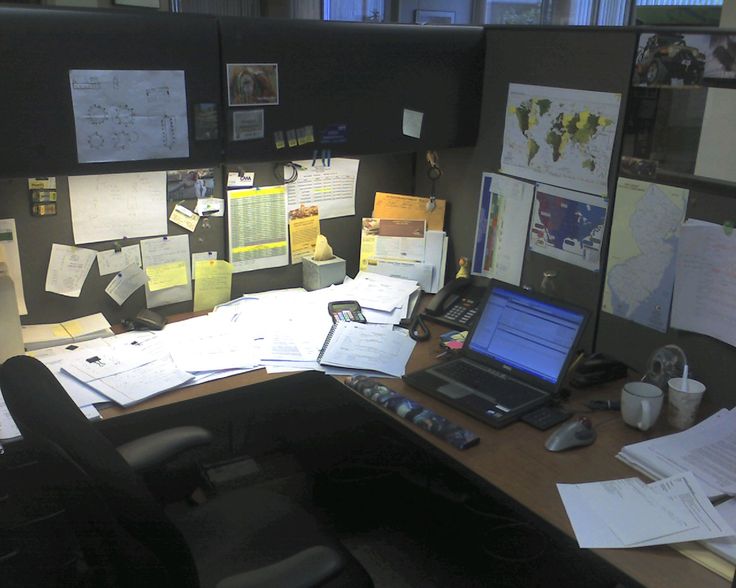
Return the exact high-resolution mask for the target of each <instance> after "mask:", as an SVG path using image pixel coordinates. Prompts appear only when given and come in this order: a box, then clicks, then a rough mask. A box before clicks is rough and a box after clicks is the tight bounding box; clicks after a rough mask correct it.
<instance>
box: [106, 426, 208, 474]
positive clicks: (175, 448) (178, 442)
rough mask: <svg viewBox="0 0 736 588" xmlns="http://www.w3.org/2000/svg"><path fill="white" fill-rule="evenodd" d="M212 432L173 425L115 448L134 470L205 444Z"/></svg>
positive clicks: (154, 465)
mask: <svg viewBox="0 0 736 588" xmlns="http://www.w3.org/2000/svg"><path fill="white" fill-rule="evenodd" d="M211 440H212V433H210V432H209V431H208V430H206V429H203V428H202V427H174V428H171V429H165V430H163V431H158V432H157V433H152V434H151V435H146V436H145V437H139V438H138V439H134V440H133V441H129V442H128V443H123V444H122V445H119V446H118V448H117V450H118V453H120V455H122V456H123V459H124V460H125V461H127V462H128V464H129V465H130V467H132V468H133V469H134V470H136V471H141V470H146V469H148V468H152V467H156V466H159V465H161V464H163V463H165V462H166V461H168V460H170V459H171V458H173V457H174V456H176V455H177V454H179V453H181V452H182V451H184V450H185V449H191V448H192V447H198V446H200V445H206V444H208V443H210V441H211Z"/></svg>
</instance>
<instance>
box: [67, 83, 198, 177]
mask: <svg viewBox="0 0 736 588" xmlns="http://www.w3.org/2000/svg"><path fill="white" fill-rule="evenodd" d="M69 82H70V85H71V91H72V104H73V107H74V124H75V128H76V137H77V156H78V159H79V162H80V163H93V162H102V161H135V160H141V159H161V158H171V157H188V156H189V129H188V124H187V105H186V88H185V82H184V72H183V71H145V70H141V71H127V70H70V71H69Z"/></svg>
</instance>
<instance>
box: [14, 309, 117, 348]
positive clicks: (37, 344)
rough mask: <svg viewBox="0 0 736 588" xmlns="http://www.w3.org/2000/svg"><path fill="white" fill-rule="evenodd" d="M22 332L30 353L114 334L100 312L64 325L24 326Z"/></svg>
mask: <svg viewBox="0 0 736 588" xmlns="http://www.w3.org/2000/svg"><path fill="white" fill-rule="evenodd" d="M21 330H22V332H23V345H24V346H25V348H26V350H28V351H31V350H34V349H41V348H43V347H51V346H53V345H68V344H69V343H79V342H81V341H88V340H89V339H98V338H100V337H108V336H110V335H112V334H113V333H112V329H111V328H110V323H108V322H107V319H106V318H105V317H104V315H103V314H102V313H100V312H98V313H95V314H90V315H88V316H83V317H80V318H78V319H73V320H69V321H64V322H63V323H49V324H41V325H23V326H22V327H21Z"/></svg>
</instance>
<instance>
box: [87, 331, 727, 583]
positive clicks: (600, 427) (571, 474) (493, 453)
mask: <svg viewBox="0 0 736 588" xmlns="http://www.w3.org/2000/svg"><path fill="white" fill-rule="evenodd" d="M431 328H432V331H433V335H435V336H434V337H433V338H432V339H431V340H430V341H429V342H426V343H420V344H417V346H416V349H415V351H414V353H413V355H412V358H411V360H410V362H409V365H408V366H407V372H410V371H414V370H417V369H421V368H422V367H425V366H427V365H430V364H431V363H433V362H436V361H437V359H436V358H435V355H436V353H437V351H438V347H437V343H436V335H437V334H438V333H440V332H441V331H440V329H441V327H437V326H432V327H431ZM279 377H282V376H281V375H279V374H271V375H269V374H266V372H265V370H262V369H261V370H257V371H254V372H247V373H245V374H240V375H237V376H232V377H229V378H224V379H220V380H215V381H212V382H207V383H204V384H200V385H197V386H191V387H188V388H183V389H180V390H175V391H172V392H169V393H166V394H163V395H160V396H157V397H155V398H153V399H151V400H149V401H146V402H143V403H140V404H138V405H136V406H133V407H130V408H127V409H121V408H119V407H110V408H106V409H104V410H102V411H101V412H102V416H103V418H109V417H113V416H116V415H120V414H129V413H131V412H136V411H140V410H147V409H149V408H153V407H156V406H163V405H167V404H171V403H175V402H181V401H185V400H188V399H192V398H198V397H201V396H206V395H209V394H216V393H218V392H222V391H226V390H232V389H235V388H240V387H244V386H249V385H252V384H257V383H260V382H264V381H267V380H272V379H275V378H279ZM384 383H385V384H386V385H387V386H389V387H391V388H393V389H394V390H396V391H397V392H399V393H401V394H403V395H405V396H407V397H409V398H411V399H413V400H416V401H417V402H419V403H420V404H423V405H424V406H426V407H428V408H431V409H432V410H434V411H436V412H437V413H440V414H442V415H444V416H446V417H447V418H449V419H450V420H452V421H453V422H455V423H457V424H459V425H461V426H463V427H465V428H467V429H470V430H472V431H474V432H475V433H477V434H478V436H479V437H480V443H479V444H478V445H477V446H475V447H473V448H471V449H468V450H465V451H460V450H457V449H455V448H453V447H452V446H450V445H449V444H447V443H445V442H443V441H442V440H440V439H437V438H436V437H434V436H432V435H430V434H429V433H427V432H425V431H423V430H422V429H420V428H418V427H416V426H414V425H413V424H411V423H409V422H407V421H405V420H403V419H400V418H399V417H397V416H396V415H394V414H392V413H389V412H385V414H386V415H387V417H388V418H392V419H394V420H395V421H397V422H399V423H401V425H402V426H404V427H406V428H408V429H410V430H411V431H412V432H413V433H415V434H416V435H419V436H420V437H422V438H423V439H424V440H426V441H427V442H428V443H429V444H431V445H432V446H434V447H435V448H436V449H437V450H439V452H441V453H442V454H443V455H444V456H446V457H447V458H449V459H450V460H451V462H455V463H456V464H457V465H459V466H460V468H459V469H461V470H464V471H465V472H469V473H471V474H472V476H471V477H477V478H480V479H481V480H482V482H483V483H487V484H488V485H489V486H490V487H493V488H495V489H497V490H498V491H500V492H502V493H503V494H505V495H507V496H508V497H510V498H511V499H512V500H513V501H515V502H516V503H518V504H519V505H521V506H522V507H524V508H526V509H528V510H529V511H531V512H533V513H535V514H536V515H537V516H539V517H540V518H542V519H543V520H544V521H546V522H547V523H549V524H551V525H553V526H554V527H556V528H557V529H559V530H561V531H562V532H563V533H565V534H566V535H568V536H569V537H572V538H574V533H573V530H572V527H571V526H570V522H569V520H568V518H567V514H566V513H565V509H564V507H563V505H562V501H561V499H560V496H559V493H558V492H557V488H556V484H557V483H558V482H561V483H581V482H594V481H602V480H610V479H616V478H626V477H632V476H636V475H638V474H637V473H636V472H635V471H634V470H633V469H631V468H630V467H628V466H626V465H625V464H623V463H622V462H620V461H619V460H617V459H616V458H615V455H616V453H617V452H618V451H619V450H620V449H621V447H622V446H623V445H626V444H628V443H635V442H637V441H642V440H645V439H647V438H651V437H654V436H658V435H662V434H665V433H668V432H670V431H669V430H668V429H667V426H666V425H665V424H664V419H660V422H659V423H658V425H657V427H655V429H654V430H653V431H649V432H647V433H642V432H641V431H638V430H636V429H633V428H631V427H628V426H627V425H625V424H624V423H623V421H622V420H621V418H620V415H619V413H618V412H611V411H601V412H593V413H589V412H588V411H587V409H586V408H585V406H584V403H585V402H586V401H587V400H590V399H594V398H595V399H605V398H612V399H617V398H619V396H620V389H621V386H622V385H623V382H622V381H620V382H614V383H612V384H610V385H608V386H606V387H604V388H597V389H595V390H593V391H574V392H573V394H572V397H571V399H570V402H569V403H568V408H570V409H572V410H575V411H579V412H581V413H583V412H585V413H586V414H588V416H590V418H591V420H592V422H593V425H594V426H595V428H596V429H597V431H598V439H597V441H596V442H595V443H594V444H593V445H590V446H588V447H584V448H577V449H573V450H569V451H565V452H561V453H551V452H549V451H547V450H546V449H545V448H544V442H545V440H546V439H547V437H548V436H549V434H550V431H538V430H536V429H533V428H532V427H530V426H528V425H526V424H524V423H520V422H519V423H514V424H512V425H510V426H508V427H506V428H504V429H499V430H497V429H493V428H491V427H488V426H486V425H484V424H483V423H481V422H479V421H476V420H475V419H472V418H470V417H468V416H466V415H464V414H463V413H461V412H458V411H456V410H454V409H452V408H450V407H448V406H446V405H444V404H442V403H440V402H438V401H436V400H434V399H433V398H431V397H429V396H427V395H425V394H423V393H421V392H419V391H416V390H414V389H412V388H410V387H409V386H407V385H406V384H404V382H403V381H401V380H397V379H386V380H384ZM346 391H349V389H348V388H347V387H346ZM354 394H355V396H356V398H360V399H361V401H363V402H366V403H369V404H370V402H369V401H368V400H366V399H365V398H363V397H362V396H360V395H359V394H357V393H354ZM372 406H375V405H372ZM645 480H646V479H645ZM594 551H595V552H596V553H597V554H598V555H599V556H600V557H602V558H603V559H604V560H606V561H607V562H609V563H610V564H611V565H613V566H614V567H615V568H617V569H619V570H620V571H621V572H623V573H624V574H626V575H627V576H629V577H630V578H631V579H633V580H635V581H637V582H639V583H641V584H642V585H644V586H648V587H653V588H655V587H656V588H672V587H673V586H688V587H689V586H698V587H699V588H710V587H713V588H727V587H729V586H730V583H729V582H727V581H726V580H724V579H722V578H720V577H719V576H718V575H716V574H715V573H713V572H710V571H708V570H707V569H706V568H705V567H703V566H701V565H699V564H697V563H695V562H693V561H691V560H689V559H687V558H686V557H684V556H683V555H680V554H679V553H678V552H676V551H675V550H674V549H671V548H669V547H667V546H660V547H647V548H638V549H597V550H594Z"/></svg>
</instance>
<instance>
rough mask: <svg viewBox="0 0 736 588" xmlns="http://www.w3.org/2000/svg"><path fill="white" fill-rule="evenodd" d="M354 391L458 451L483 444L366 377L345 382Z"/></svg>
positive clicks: (450, 423)
mask: <svg viewBox="0 0 736 588" xmlns="http://www.w3.org/2000/svg"><path fill="white" fill-rule="evenodd" d="M345 384H346V385H348V386H349V387H350V388H352V389H353V390H355V391H356V392H358V393H359V394H361V395H362V396H365V397H366V398H368V399H369V400H371V401H372V402H375V403H376V404H378V405H379V406H382V407H383V408H385V409H386V410H389V411H391V412H393V413H395V414H397V415H399V416H400V417H401V418H403V419H406V420H407V421H410V422H412V423H414V424H415V425H417V426H418V427H420V428H422V429H424V430H425V431H429V432H430V433H432V435H434V436H435V437H439V438H440V439H442V440H443V441H445V442H447V443H449V444H450V445H452V446H453V447H456V448H458V449H468V448H469V447H473V446H474V445H477V444H478V442H479V441H480V439H479V437H478V435H476V434H475V433H473V432H472V431H469V430H468V429H464V428H462V427H461V426H460V425H456V424H455V423H453V422H452V421H450V420H448V419H446V418H445V417H443V416H440V415H438V414H437V413H435V412H434V411H432V410H430V409H428V408H426V407H424V406H422V405H421V404H419V403H418V402H416V401H414V400H411V399H410V398H407V397H406V396H402V395H401V394H399V393H398V392H396V391H395V390H392V389H391V388H389V387H388V386H386V385H384V384H382V383H380V382H378V381H376V380H374V379H372V378H369V377H366V376H351V377H350V378H347V379H346V380H345Z"/></svg>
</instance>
